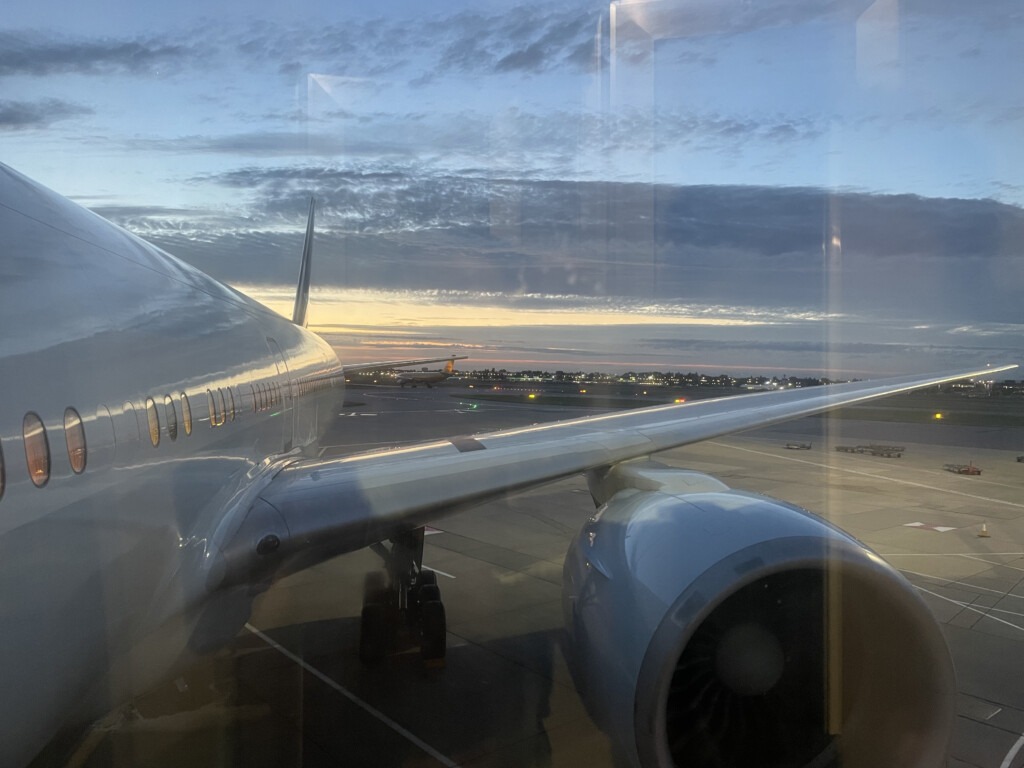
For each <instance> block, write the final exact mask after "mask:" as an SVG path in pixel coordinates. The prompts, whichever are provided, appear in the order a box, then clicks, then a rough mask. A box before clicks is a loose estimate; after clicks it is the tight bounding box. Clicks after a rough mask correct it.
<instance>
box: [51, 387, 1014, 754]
mask: <svg viewBox="0 0 1024 768" xmlns="http://www.w3.org/2000/svg"><path fill="white" fill-rule="evenodd" d="M471 394H473V393H472V392H471V391H470V390H459V389H455V388H448V387H438V388H434V389H424V388H418V389H405V390H400V389H398V388H375V389H360V390H356V391H353V392H350V393H349V395H348V402H347V403H346V406H345V407H344V408H343V409H342V410H341V413H340V415H339V418H338V420H337V423H336V424H335V427H334V429H333V431H332V433H331V436H330V438H329V439H328V440H327V441H326V448H325V449H324V454H325V455H334V454H341V453H347V452H352V451H357V450H371V449H375V448H384V447H389V446H394V445H400V444H404V443H407V442H415V441H418V440H423V439H427V438H432V437H438V436H442V435H445V436H449V435H458V434H472V433H474V432H480V431H490V430H493V429H500V428H503V427H511V426H520V425H523V424H528V423H539V422H543V421H550V420H554V419H560V418H573V417H576V416H581V415H586V414H587V413H588V412H598V411H596V410H595V411H588V410H587V409H585V408H571V409H566V408H556V407H544V406H534V405H514V404H501V403H487V402H480V401H476V400H473V399H471V398H470V397H469V396H470V395H471ZM937 430H943V431H937ZM1013 440H1014V437H1013V436H1007V434H1006V433H1005V431H1002V430H998V429H991V428H990V429H978V428H968V427H944V426H940V425H918V426H916V427H913V428H911V427H910V425H901V424H898V423H881V422H864V421H853V420H847V421H834V420H827V419H804V420H801V421H796V422H789V423H787V424H783V425H778V426H776V427H773V428H769V429H764V430H758V431H755V432H748V433H744V434H741V435H736V436H731V437H728V438H723V439H719V440H714V441H710V442H707V443H702V444H699V445H695V446H691V447H688V448H684V449H679V450H676V451H671V452H668V453H667V454H663V455H662V456H660V457H659V458H660V459H661V460H662V461H665V462H666V463H669V464H674V465H678V466H685V467H687V468H689V469H694V470H699V471H704V472H708V473H709V474H712V475H714V476H715V477H718V478H719V479H721V480H723V481H724V482H725V483H727V484H729V485H730V486H732V487H735V488H741V489H744V490H751V491H756V492H760V493H765V494H767V495H770V496H774V497H776V498H780V499H784V500H786V501H790V502H793V503H795V504H798V505H800V506H803V507H805V508H807V509H810V510H811V511H814V512H816V513H819V514H822V515H823V516H825V517H827V518H828V519H830V520H832V521H834V522H836V523H837V524H839V525H840V526H842V527H843V528H845V529H846V530H848V531H850V532H851V533H853V534H854V535H855V536H857V537H858V538H860V539H861V540H863V541H865V542H866V543H867V544H869V545H870V546H872V547H873V548H874V549H875V550H876V551H878V552H879V553H881V554H882V555H883V556H884V557H886V558H887V559H888V560H889V561H890V562H892V563H893V564H894V565H895V566H896V567H898V568H900V569H901V570H903V571H904V573H905V574H906V575H907V577H908V578H909V579H910V580H911V582H912V583H913V584H915V585H916V586H917V587H918V588H919V589H920V590H921V593H922V595H923V597H924V598H925V600H926V602H927V603H928V604H929V606H930V607H931V608H932V610H933V611H934V613H935V615H936V618H937V619H938V620H939V621H940V622H941V625H942V628H943V631H944V633H945V635H946V637H947V640H948V642H949V645H950V648H951V651H952V654H953V657H954V662H955V664H956V667H957V672H958V689H959V694H958V702H957V706H958V717H957V720H956V724H955V729H954V733H953V738H952V747H951V750H950V757H949V761H948V765H949V766H950V767H951V768H963V767H964V766H976V767H977V768H1021V766H1024V749H1022V748H1021V745H1022V744H1024V736H1022V734H1024V464H1020V463H1017V462H1015V460H1014V459H1015V455H1016V454H1017V453H1024V450H1021V449H1024V445H1020V446H1017V449H1018V450H1011V449H1009V448H1008V447H1007V446H1008V445H1011V444H1012V441H1013ZM787 442H805V443H810V445H811V447H810V448H809V449H803V450H794V449H787V448H786V447H785V445H786V443H787ZM850 443H853V444H867V443H886V444H890V445H891V444H898V445H902V446H904V447H905V448H906V451H905V452H904V453H903V455H902V457H901V458H899V459H895V458H892V459H887V458H881V457H875V456H870V455H862V454H846V453H838V452H836V451H835V450H834V447H835V445H844V444H850ZM993 446H1000V447H993ZM968 462H973V463H974V464H975V465H977V466H979V467H981V468H982V470H983V471H982V474H981V475H980V476H976V477H967V476H960V475H954V474H952V473H949V472H947V471H944V470H943V469H942V467H943V465H944V464H947V463H968ZM592 512H593V505H592V502H591V500H590V497H589V494H588V493H587V492H586V490H585V485H584V483H583V481H582V479H570V480H566V481H562V482H559V483H555V484H552V485H548V486H544V487H543V488H540V489H535V490H532V491H529V492H526V493H521V494H517V495H514V496H509V497H508V498H505V499H502V500H500V501H498V502H495V503H492V504H488V505H486V506H484V507H480V508H478V509H475V510H472V511H470V512H465V513H462V514H459V515H456V516H453V517H451V518H447V519H445V520H444V521H443V522H441V523H439V524H438V530H436V531H430V532H429V533H430V535H429V536H428V537H427V539H426V547H425V557H424V563H425V565H426V566H427V567H429V568H431V569H434V570H435V571H437V573H438V574H439V577H438V582H439V585H440V587H441V592H442V596H443V598H444V601H445V607H446V611H447V618H448V655H447V662H446V664H445V666H444V667H443V668H434V667H430V666H427V665H424V663H423V662H422V661H421V660H420V658H419V655H418V653H417V652H415V650H413V651H410V652H407V653H401V654H399V655H397V656H394V657H392V658H391V659H389V660H388V661H387V662H385V663H384V664H383V665H381V666H380V667H377V668H373V669H366V668H364V667H363V666H361V665H360V663H359V661H358V637H359V613H360V609H361V589H362V581H363V577H364V574H365V573H367V572H368V571H371V570H374V569H376V568H378V567H379V562H380V561H379V560H378V558H377V557H376V556H375V555H374V554H373V553H371V552H369V551H362V552H357V553H354V554H351V555H346V556H344V557H340V558H337V559H335V560H332V561H330V562H327V563H324V564H322V565H320V566H317V567H315V568H312V569H310V570H308V571H305V572H303V573H300V574H296V575H294V576H292V577H289V578H288V579H285V580H283V581H281V582H279V583H278V584H277V585H275V586H274V587H273V588H272V589H270V590H269V591H268V592H266V593H265V594H264V595H262V596H261V597H260V598H259V599H258V600H257V603H256V606H255V609H254V612H253V615H252V618H251V620H250V622H249V625H248V628H247V630H246V631H245V632H243V633H242V634H241V635H240V636H239V637H238V638H237V639H236V641H235V642H234V643H233V644H232V645H231V646H230V647H229V648H226V649H224V650H223V651H221V652H219V653H218V654H217V655H215V656H214V657H212V658H209V659H207V660H204V661H203V662H202V663H200V664H197V665H196V666H195V667H193V668H192V669H190V670H189V671H188V672H186V673H185V674H183V675H182V676H180V677H178V678H176V679H175V680H171V681H168V682H167V683H166V684H165V685H162V686H160V687H158V688H157V689H155V690H153V691H152V692H150V693H149V694H147V695H146V696H143V697H140V699H138V700H137V701H136V702H135V703H134V710H133V711H132V712H131V717H130V718H129V719H118V718H113V717H112V718H111V719H110V721H109V722H108V723H106V724H105V725H104V727H103V728H102V729H98V730H96V731H94V732H93V733H92V734H91V735H90V736H89V737H88V738H87V741H86V742H85V744H84V745H83V747H82V748H80V749H79V751H78V753H77V754H76V755H75V757H74V758H73V762H72V763H69V764H70V765H75V766H82V767H87V768H101V767H103V768H107V767H109V766H119V767H120V766H140V767H141V766H147V767H151V768H158V767H161V768H162V767H164V766H183V765H188V766H211V767H212V766H247V767H250V766H251V767H253V768H259V767H260V766H399V765H402V766H433V765H459V766H467V767H469V766H472V767H473V768H478V767H479V768H483V766H563V765H564V766H578V765H587V766H595V767H600V766H612V765H613V760H612V757H611V755H610V751H609V746H608V742H607V740H606V738H605V737H604V735H603V734H602V733H601V732H600V731H598V730H597V728H596V727H595V726H594V725H593V723H592V722H591V721H590V719H589V717H588V716H587V714H586V711H585V709H584V707H583V704H582V703H581V701H580V699H579V697H578V695H577V694H576V692H575V689H574V687H573V685H572V682H571V680H570V677H569V674H568V671H567V668H566V664H565V660H564V657H563V655H562V649H561V626H562V616H561V604H560V595H561V567H562V559H563V557H564V554H565V551H566V548H567V546H568V543H569V541H570V540H571V539H572V537H573V536H574V535H575V533H576V532H577V531H578V530H579V528H580V526H581V525H582V523H583V522H584V521H585V520H586V518H587V517H589V515H591V514H592ZM912 523H918V524H920V525H909V524H912ZM982 524H984V525H985V526H986V529H987V532H988V533H989V537H987V538H981V537H979V536H978V534H979V533H980V532H981V529H982ZM1015 749H1017V750H1019V751H1018V752H1014V750H1015Z"/></svg>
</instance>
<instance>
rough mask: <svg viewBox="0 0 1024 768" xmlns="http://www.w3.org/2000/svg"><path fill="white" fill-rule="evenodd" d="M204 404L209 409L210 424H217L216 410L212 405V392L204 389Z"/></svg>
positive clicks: (212, 425)
mask: <svg viewBox="0 0 1024 768" xmlns="http://www.w3.org/2000/svg"><path fill="white" fill-rule="evenodd" d="M206 405H207V407H208V408H209V409H210V426H211V427H216V426H217V410H216V408H215V407H214V405H213V392H211V391H210V390H206Z"/></svg>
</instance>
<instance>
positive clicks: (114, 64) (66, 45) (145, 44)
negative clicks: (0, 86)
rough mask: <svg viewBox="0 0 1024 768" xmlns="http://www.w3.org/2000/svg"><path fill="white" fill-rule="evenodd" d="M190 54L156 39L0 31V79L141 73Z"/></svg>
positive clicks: (170, 43)
mask: <svg viewBox="0 0 1024 768" xmlns="http://www.w3.org/2000/svg"><path fill="white" fill-rule="evenodd" d="M192 55H193V52H192V51H191V50H190V48H189V47H188V46H185V45H181V44H178V43H174V42H171V41H169V40H158V39H116V38H111V39H64V38H59V37H53V36H50V35H45V34H42V33H38V32H3V31H0V77H4V76H11V75H33V76H43V75H52V74H59V73H68V72H73V73H78V74H85V75H99V74H103V75H108V74H112V73H132V74H140V73H147V72H151V71H153V70H154V69H155V68H157V67H159V66H161V65H166V64H171V63H179V62H182V61H184V60H186V58H187V57H190V56H192Z"/></svg>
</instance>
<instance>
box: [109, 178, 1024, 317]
mask: <svg viewBox="0 0 1024 768" xmlns="http://www.w3.org/2000/svg"><path fill="white" fill-rule="evenodd" d="M200 182H201V183H207V184H208V183H216V184H221V185H225V186H229V187H231V188H234V189H239V190H246V191H247V192H246V194H247V195H249V196H251V197H250V204H251V207H250V209H249V210H248V212H247V216H246V218H245V219H244V220H242V219H237V220H235V221H233V222H232V221H230V220H226V219H223V218H219V219H218V218H216V217H214V218H210V219H208V220H206V221H204V222H201V223H200V225H199V226H196V224H195V217H191V218H190V219H183V218H180V217H176V216H174V215H166V214H160V215H154V216H145V215H144V214H143V212H134V213H133V215H132V216H126V217H124V218H122V219H121V221H123V222H124V223H126V224H128V225H129V226H130V227H131V228H132V229H133V230H135V231H137V232H139V233H140V234H142V235H143V236H145V237H148V238H149V239H152V240H154V241H155V242H157V243H158V244H159V245H162V246H163V247H165V248H167V249H168V250H169V251H171V252H172V253H176V254H178V255H181V256H182V257H184V258H186V259H188V260H190V261H193V262H194V263H196V264H197V265H199V266H200V267H201V268H203V269H206V270H207V271H210V272H211V273H213V274H214V275H215V276H217V277H220V278H222V279H225V280H229V281H234V282H250V283H251V282H268V283H284V284H287V283H289V282H291V281H292V279H293V276H292V273H293V272H294V269H295V267H294V264H295V259H296V258H297V253H298V251H299V248H300V240H301V231H302V215H303V213H304V211H305V208H306V206H307V205H308V197H309V195H310V194H315V195H316V196H317V199H318V201H319V202H318V206H319V211H320V213H319V217H318V227H319V229H318V240H317V253H318V257H317V266H316V271H317V277H316V279H317V280H318V282H319V283H320V284H337V285H346V286H366V287H378V288H409V289H413V288H415V289H423V288H437V289H453V290H466V291H495V292H504V293H543V294H579V295H585V296H630V297H641V298H651V299H655V300H684V301H688V302H693V303H701V302H703V303H711V304H716V305H726V306H728V305H743V306H788V307H800V308H807V309H809V310H813V311H818V312H829V313H839V314H853V315H865V314H866V315H871V314H877V315H879V316H894V315H898V316H903V317H907V318H931V317H946V318H951V319H955V318H957V317H964V318H969V319H971V320H972V321H975V322H1009V323H1013V322H1019V318H1020V311H1019V295H1020V291H1021V290H1024V250H1022V248H1024V246H1022V244H1024V211H1022V210H1021V209H1019V208H1016V207H1014V206H1009V205H1004V204H1001V203H997V202H995V201H991V200H980V201H979V200H957V199H929V198H921V197H916V196H912V195H870V194H864V193H853V192H830V191H825V190H820V189H803V188H796V189H787V188H764V187H728V186H720V187H716V186H691V187H678V186H667V185H649V184H626V183H610V182H564V181H537V180H534V181H524V180H519V179H505V178H488V177H487V176H486V175H468V174H467V175H442V176H435V175H430V174H429V173H423V172H414V171H410V170H402V169H399V168H392V169H390V170H373V169H371V168H369V167H368V168H367V169H365V170H360V169H329V168H323V167H321V168H312V169H299V168H282V169H276V170H259V169H242V170H238V171H235V172H231V173H226V174H223V175H218V176H212V177H205V178H204V179H202V180H198V181H197V183H200ZM203 225H208V226H205V227H204V226H203ZM289 228H291V229H292V230H293V232H294V234H291V233H289V232H288V229H289ZM833 238H834V241H833Z"/></svg>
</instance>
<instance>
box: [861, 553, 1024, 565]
mask: <svg viewBox="0 0 1024 768" xmlns="http://www.w3.org/2000/svg"><path fill="white" fill-rule="evenodd" d="M875 554H878V555H881V556H882V557H971V556H973V555H977V554H978V553H977V552H888V553H886V552H876V553H875ZM982 554H985V555H988V556H989V557H997V556H998V557H1010V556H1013V557H1024V552H983V553H982ZM993 565H997V563H993Z"/></svg>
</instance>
